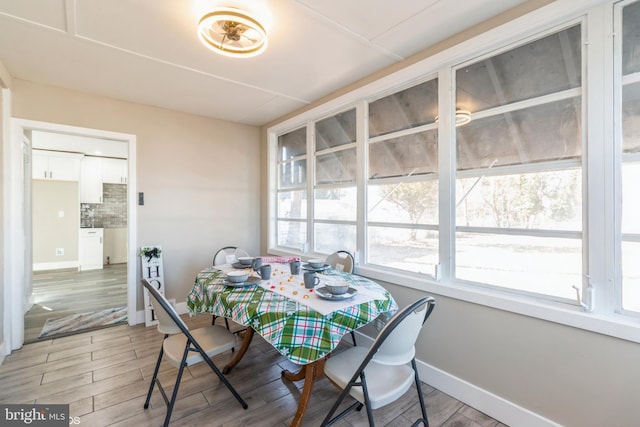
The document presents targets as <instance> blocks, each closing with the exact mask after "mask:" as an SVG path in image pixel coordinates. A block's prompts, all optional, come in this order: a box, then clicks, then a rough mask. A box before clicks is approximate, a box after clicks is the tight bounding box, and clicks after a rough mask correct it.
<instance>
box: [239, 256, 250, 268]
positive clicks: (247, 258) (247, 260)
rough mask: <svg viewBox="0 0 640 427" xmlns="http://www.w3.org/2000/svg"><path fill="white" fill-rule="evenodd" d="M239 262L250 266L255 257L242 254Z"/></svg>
mask: <svg viewBox="0 0 640 427" xmlns="http://www.w3.org/2000/svg"><path fill="white" fill-rule="evenodd" d="M238 262H239V263H240V264H242V265H246V266H249V265H251V263H252V262H253V257H250V256H241V257H239V258H238Z"/></svg>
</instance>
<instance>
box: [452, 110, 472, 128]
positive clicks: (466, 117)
mask: <svg viewBox="0 0 640 427" xmlns="http://www.w3.org/2000/svg"><path fill="white" fill-rule="evenodd" d="M470 121H471V113H470V112H469V111H467V110H456V126H462V125H466V124H467V123H469V122H470Z"/></svg>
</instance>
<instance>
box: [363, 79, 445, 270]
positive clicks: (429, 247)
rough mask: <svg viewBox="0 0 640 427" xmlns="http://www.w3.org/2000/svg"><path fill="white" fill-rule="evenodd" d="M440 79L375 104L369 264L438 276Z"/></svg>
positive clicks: (372, 106)
mask: <svg viewBox="0 0 640 427" xmlns="http://www.w3.org/2000/svg"><path fill="white" fill-rule="evenodd" d="M437 116H438V80H437V79H432V80H429V81H427V82H424V83H421V84H419V85H416V86H413V87H410V88H408V89H405V90H402V91H400V92H397V93H394V94H391V95H389V96H386V97H384V98H381V99H378V100H376V101H374V102H371V103H370V104H369V138H370V139H369V153H368V159H369V164H368V175H369V180H368V185H367V192H368V197H367V199H368V207H367V251H366V254H367V262H368V263H370V264H372V265H378V266H384V267H389V268H394V269H399V270H405V271H411V272H416V273H428V274H432V275H433V274H434V273H435V266H436V265H437V264H438V263H439V261H438V126H437V123H436V117H437Z"/></svg>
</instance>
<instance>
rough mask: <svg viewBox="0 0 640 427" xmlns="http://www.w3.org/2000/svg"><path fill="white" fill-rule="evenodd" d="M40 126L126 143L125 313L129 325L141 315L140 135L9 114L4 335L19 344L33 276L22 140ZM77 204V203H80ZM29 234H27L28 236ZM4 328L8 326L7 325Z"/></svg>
mask: <svg viewBox="0 0 640 427" xmlns="http://www.w3.org/2000/svg"><path fill="white" fill-rule="evenodd" d="M32 130H38V131H43V132H55V133H66V134H71V135H80V136H87V137H93V138H102V139H111V140H117V141H123V142H126V143H127V144H128V158H127V166H128V170H127V173H128V183H127V184H128V188H127V263H128V265H127V319H128V323H129V325H131V326H133V325H135V324H136V323H138V316H137V295H138V292H137V289H138V287H137V286H136V277H137V274H136V266H137V259H138V251H137V246H136V244H137V238H136V236H137V217H136V213H137V205H136V200H137V199H136V194H137V187H136V136H135V135H131V134H125V133H118V132H111V131H105V130H99V129H90V128H82V127H76V126H68V125H61V124H56V123H49V122H41V121H35V120H25V119H16V118H12V119H11V137H10V141H9V146H10V147H9V148H10V149H9V150H7V151H5V153H7V155H8V157H9V158H8V159H5V166H7V167H8V170H7V171H6V173H5V179H6V182H5V184H6V185H7V186H6V187H5V188H8V189H9V193H10V201H11V203H8V204H7V205H5V206H4V214H5V218H6V219H7V222H6V223H7V224H8V225H9V227H8V228H7V229H6V230H5V232H6V234H5V238H6V239H5V242H6V243H8V245H6V246H5V250H6V252H5V255H6V258H5V268H6V269H8V270H9V271H7V272H6V273H8V274H7V277H8V278H9V279H10V280H8V281H7V282H5V300H4V303H5V307H4V309H5V319H9V323H10V328H9V336H5V342H6V343H7V344H8V349H9V350H10V351H11V350H16V349H18V348H20V347H22V345H23V343H24V315H25V313H26V308H27V307H28V306H29V305H28V304H29V301H28V297H26V296H25V289H27V287H28V285H29V284H28V280H29V277H31V270H32V266H31V265H26V264H27V262H25V261H27V260H25V259H24V257H23V256H22V254H24V252H25V251H28V252H31V250H32V248H31V245H32V239H31V236H26V234H28V229H27V228H26V224H28V223H30V221H31V212H30V211H29V212H25V209H24V199H25V195H26V193H25V185H28V184H26V183H25V182H24V181H25V179H24V170H25V165H24V162H23V156H22V142H23V137H24V134H25V131H32ZM78 208H79V207H78ZM27 237H28V238H27ZM5 330H6V329H5Z"/></svg>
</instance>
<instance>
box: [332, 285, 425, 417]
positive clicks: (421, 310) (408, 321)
mask: <svg viewBox="0 0 640 427" xmlns="http://www.w3.org/2000/svg"><path fill="white" fill-rule="evenodd" d="M434 307H435V299H433V298H432V297H423V298H420V299H419V300H417V301H416V302H414V303H413V304H411V305H409V306H407V307H405V308H404V309H402V310H400V311H398V312H397V313H396V314H395V315H394V316H393V317H392V318H391V319H390V320H389V322H388V323H387V324H386V325H385V327H384V328H383V329H382V330H381V331H380V333H379V334H378V336H377V337H376V339H375V341H374V342H373V344H372V345H371V347H370V348H365V347H362V346H359V347H351V348H349V349H347V350H345V351H343V352H341V353H338V354H335V355H331V357H330V358H328V359H327V361H326V363H325V367H324V372H325V374H326V376H327V378H329V380H330V381H331V382H332V383H333V384H335V385H336V386H337V387H338V388H339V389H341V390H342V391H341V393H340V396H339V397H338V399H337V400H336V402H335V403H334V405H333V406H332V408H331V410H330V411H329V413H328V414H327V415H326V417H325V419H324V421H323V422H322V426H328V425H331V424H332V423H333V422H334V421H336V420H338V419H340V418H342V417H343V416H345V415H346V414H347V413H349V412H350V411H351V410H353V409H354V408H358V409H361V408H362V406H365V407H366V410H367V418H368V421H369V425H370V426H371V427H374V420H373V412H372V411H373V410H374V409H378V408H381V407H383V406H386V405H388V404H390V403H392V402H395V401H396V400H398V399H399V398H400V397H401V396H402V395H404V394H405V393H406V392H407V390H409V388H410V387H411V384H412V383H415V386H416V388H417V392H418V400H419V402H420V410H421V415H422V418H419V419H418V420H416V421H415V422H414V423H413V426H414V427H415V426H417V425H419V424H421V423H422V424H424V425H425V426H426V427H428V426H429V421H428V419H427V410H426V407H425V404H424V398H423V396H422V389H421V386H420V378H419V377H418V370H417V368H416V359H415V343H416V340H417V339H418V334H419V333H420V330H421V329H422V326H423V325H424V323H425V322H426V320H427V318H428V317H429V316H430V315H431V312H432V311H433V308H434ZM347 395H350V396H351V397H353V398H354V399H356V402H355V403H353V404H352V405H351V406H349V407H348V408H347V409H345V410H344V411H342V412H341V413H340V414H338V415H337V416H335V417H334V418H332V417H333V414H334V413H335V412H336V410H337V409H338V407H339V406H340V404H341V403H342V401H343V400H344V399H345V398H346V397H347Z"/></svg>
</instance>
